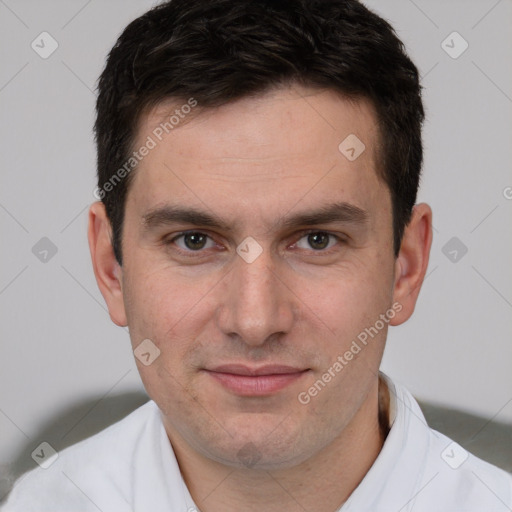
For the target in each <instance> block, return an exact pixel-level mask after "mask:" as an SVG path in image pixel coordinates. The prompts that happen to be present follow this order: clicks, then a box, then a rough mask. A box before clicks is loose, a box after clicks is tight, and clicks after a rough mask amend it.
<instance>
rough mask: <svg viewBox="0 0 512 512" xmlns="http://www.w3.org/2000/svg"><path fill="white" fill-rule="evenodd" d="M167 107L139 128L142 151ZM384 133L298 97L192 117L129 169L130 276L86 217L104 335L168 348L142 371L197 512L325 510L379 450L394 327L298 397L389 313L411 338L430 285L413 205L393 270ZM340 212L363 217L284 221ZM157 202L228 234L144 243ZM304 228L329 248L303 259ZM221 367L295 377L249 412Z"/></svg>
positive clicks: (340, 105)
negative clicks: (385, 360)
mask: <svg viewBox="0 0 512 512" xmlns="http://www.w3.org/2000/svg"><path fill="white" fill-rule="evenodd" d="M175 107H176V104H174V105H172V107H171V104H169V103H165V104H161V105H160V106H159V107H157V108H156V109H154V110H153V111H151V112H149V113H147V115H145V116H144V118H143V119H142V122H141V124H140V126H139V131H138V133H139V136H138V140H137V142H136V144H135V147H139V146H140V145H142V144H143V143H144V141H145V140H146V137H147V136H148V134H149V135H150V134H151V132H152V130H154V128H155V127H156V126H158V123H160V122H161V121H162V120H163V119H164V118H165V116H166V113H168V112H169V111H170V112H172V111H173V109H174V108H175ZM376 126H377V124H376V117H375V114H374V111H373V108H372V106H371V105H370V104H369V103H368V102H366V101H364V100H360V101H348V100H346V99H342V98H340V97H339V96H338V95H336V94H335V93H334V92H332V91H318V90H312V89H303V88H299V87H293V88H291V87H287V88H280V89H276V90H273V91H271V92H268V93H265V94H264V95H261V96H259V97H255V98H244V99H242V100H239V101H237V102H234V103H230V104H228V105H226V106H223V107H220V108H216V109H209V110H205V111H202V112H200V111H198V112H196V113H195V114H194V115H193V116H191V117H190V119H188V120H186V121H185V122H183V123H182V124H180V125H179V126H178V127H177V128H176V129H174V130H173V131H171V132H170V133H169V134H168V135H167V136H166V137H165V138H164V139H163V140H162V141H161V142H160V143H159V144H158V145H157V146H156V147H155V148H154V149H152V150H151V151H150V152H149V154H148V155H147V156H146V157H145V158H144V159H143V160H142V161H141V162H140V164H139V167H138V169H137V170H136V171H135V175H134V176H133V178H134V180H133V182H132V184H131V188H130V190H129V193H128V197H127V203H126V210H125V221H124V232H123V240H122V251H123V258H124V259H123V265H122V267H121V266H120V265H119V264H118V263H117V262H116V260H115V257H114V254H113V250H112V246H111V243H110V233H111V228H110V224H109V221H108V219H107V217H106V214H105V210H104V207H103V205H102V204H101V203H94V204H93V205H92V206H91V208H90V212H89V243H90V249H91V256H92V260H93V266H94V272H95V275H96V279H97V282H98V286H99V288H100V290H101V292H102V294H103V296H104V298H105V301H106V303H107V305H108V309H109V312H110V316H111V318H112V321H113V322H115V323H116V324H117V325H120V326H126V325H128V326H129V329H130V337H131V342H132V346H133V348H136V347H137V346H138V345H139V344H140V343H141V341H142V340H144V339H148V338H149V339H151V340H152V342H153V343H154V344H155V345H156V346H157V347H158V348H159V350H160V356H159V357H158V358H157V359H155V361H154V362H153V363H152V364H150V365H149V366H144V365H143V364H141V363H140V361H138V360H137V365H138V368H139V371H140V375H141V378H142V380H143V382H144V385H145V387H146V390H147V392H148V394H149V396H150V397H151V398H152V399H153V400H154V401H155V402H156V403H157V404H158V406H159V407H160V409H161V411H162V417H163V421H164V425H165V428H166V431H167V434H168V436H169V439H170V441H171V443H172V445H173V448H174V450H175V453H176V455H177V458H178V462H179V464H180V468H181V471H182V474H183V476H184V479H185V481H186V483H187V486H188V488H189V490H190V492H191V494H192V497H193V498H194V500H195V502H196V504H197V505H198V507H199V508H200V509H201V510H202V511H203V512H205V511H206V512H216V511H219V512H220V511H222V512H230V511H235V510H236V511H238V510H240V509H243V510H249V511H252V510H254V511H256V510H258V511H261V510H265V511H270V512H272V511H274V510H276V511H277V510H279V511H282V510H287V511H295V510H304V509H306V510H308V511H326V510H335V509H336V508H337V507H339V506H340V505H341V504H342V503H343V502H344V501H345V500H346V499H347V498H348V496H349V495H350V493H351V492H352V491H353V490H354V489H355V487H357V485H358V484H359V483H360V482H361V480H362V479H363V477H364V475H365V474H366V472H367V471H368V469H369V468H370V467H371V465H372V464H373V462H374V461H375V459H376V457H377V455H378V454H379V451H380V449H381V448H382V444H383V441H384V439H383V436H382V435H381V433H380V431H379V424H378V416H377V415H378V410H379V403H378V391H379V386H378V369H379V365H380V362H381V358H382V353H383V350H384V345H385V341H386V336H387V324H386V325H385V327H384V328H383V329H381V330H380V331H379V333H378V335H377V336H375V337H374V338H373V339H371V341H370V342H369V343H368V344H367V345H366V346H365V347H364V348H363V349H362V350H361V351H360V352H359V353H358V354H357V355H356V356H355V357H354V358H353V359H352V360H351V361H350V362H349V363H348V364H347V365H346V366H344V368H343V370H342V371H340V372H338V373H336V376H335V377H334V378H332V379H331V381H330V382H329V383H328V384H327V385H326V386H325V387H324V388H323V389H322V390H321V391H320V392H319V393H318V394H317V395H316V396H315V397H314V398H312V399H311V401H310V402H309V403H308V404H302V403H300V402H299V400H298V399H297V397H298V394H299V393H300V392H303V391H307V390H308V388H310V386H312V385H313V384H314V383H315V381H317V380H318V379H320V378H321V377H322V375H323V374H324V373H325V372H326V371H327V369H328V368H329V367H332V365H333V363H334V362H335V361H336V360H337V357H338V356H339V355H342V354H344V353H345V352H346V351H347V350H348V349H349V347H350V345H351V343H352V341H353V340H354V339H356V337H357V335H358V334H359V333H360V332H361V331H363V330H364V329H365V328H367V327H369V326H373V325H374V324H375V322H376V321H377V320H378V319H379V315H381V314H384V313H385V312H386V311H387V310H389V309H390V308H392V305H393V304H394V303H399V304H400V306H401V310H400V312H397V313H396V315H395V316H394V318H393V319H392V320H390V321H389V325H399V324H401V323H403V322H405V321H406V320H407V319H408V318H409V317H410V315H411V314H412V313H413V310H414V307H415V303H416V300H417V297H418V293H419V291H420V287H421V284H422V281H423V278H424V276H425V272H426V268H427V265H428V256H429V251H430V245H431V239H432V228H431V225H432V213H431V209H430V208H429V206H428V205H426V204H419V205H417V206H415V208H414V212H413V216H412V220H411V222H410V223H409V225H408V226H407V228H406V232H405V235H404V239H403V242H402V246H401V250H400V254H399V256H398V258H395V256H394V254H393V243H392V241H393V233H392V213H391V199H390V193H389V190H388V188H387V187H386V185H385V184H384V183H383V182H382V180H381V179H379V178H378V176H377V173H376V168H377V165H378V160H379V159H378V152H377V147H378V133H377V128H376ZM349 134H356V135H357V137H358V138H359V139H360V140H361V141H363V143H364V144H365V146H366V149H365V151H363V153H362V154H361V155H360V156H359V157H358V158H357V159H356V160H354V161H349V160H348V159H347V158H345V156H343V155H342V154H341V153H340V151H339V150H338V145H339V144H340V142H341V141H343V140H344V139H345V138H346V137H347V135H349ZM339 202H345V203H348V204H350V205H353V206H356V207H358V208H360V209H362V210H364V211H365V212H366V216H365V219H364V220H361V219H360V220H359V221H350V222H348V221H337V222H331V223H322V224H308V223H305V224H304V223H303V224H300V225H294V226H287V225H285V224H284V223H283V222H284V220H285V219H287V218H289V217H291V216H293V215H295V214H299V213H303V212H306V211H308V212H309V211H313V210H318V209H320V208H322V207H325V206H326V205H328V204H331V203H339ZM164 204H172V205H174V206H180V207H184V208H190V207H193V208H195V209H200V210H202V211H205V212H207V213H209V214H214V215H216V216H218V217H220V218H221V219H222V220H223V222H224V224H225V226H223V227H222V228H217V227H215V228H212V227H208V226H204V225H195V224H191V223H189V222H188V223H184V222H180V223H173V224H166V223H164V224H159V225H156V226H153V227H149V226H148V225H147V223H146V222H144V216H145V215H147V214H148V212H150V211H152V210H154V209H155V208H159V207H161V206H163V205H164ZM184 230H196V231H198V232H201V233H204V234H205V235H208V237H209V238H207V239H206V240H208V242H207V244H206V246H205V248H203V249H200V250H195V251H194V250H193V249H194V247H196V246H194V245H192V249H190V248H189V247H190V245H188V246H187V245H186V243H185V242H186V240H187V241H188V242H190V238H187V239H186V240H185V239H184V238H183V237H181V238H178V239H175V237H177V236H179V234H180V233H181V232H182V231H184ZM305 230H312V231H315V232H317V233H318V232H320V233H322V232H327V233H329V234H332V235H334V236H333V237H325V238H322V236H320V238H319V239H321V240H324V241H325V240H328V245H327V248H324V249H322V248H320V249H319V248H318V245H315V244H314V242H315V240H317V239H316V238H315V239H314V240H313V245H314V247H315V248H312V246H311V238H308V234H307V233H306V234H305V233H304V231H305ZM248 236H250V237H253V238H254V239H255V240H256V241H257V242H258V244H259V245H260V246H261V248H262V253H261V254H260V255H259V256H258V258H257V259H255V260H254V261H253V262H252V263H247V262H246V261H244V259H242V258H241V257H240V256H239V255H238V254H237V252H236V248H237V246H238V245H239V244H241V242H242V241H243V240H244V239H245V238H246V237H248ZM336 237H339V238H336ZM164 241H168V242H169V243H168V244H165V243H164ZM180 248H181V252H180ZM186 251H188V252H186ZM226 363H236V364H244V365H246V366H250V367H260V366H262V365H265V364H283V365H289V366H293V367H296V368H298V369H301V370H304V372H303V373H302V374H301V375H300V376H299V377H298V378H297V379H295V380H293V382H291V383H290V384H289V385H288V386H286V387H285V388H283V389H281V390H279V391H277V392H274V393H269V394H268V395H265V396H249V397H248V396H240V395H239V394H237V393H235V392H233V391H231V390H229V389H226V388H225V387H224V386H223V385H222V384H220V383H219V382H218V381H217V379H215V378H214V377H213V376H212V374H211V373H210V372H208V371H205V369H206V370H208V369H212V368H214V367H215V366H216V365H220V364H226Z"/></svg>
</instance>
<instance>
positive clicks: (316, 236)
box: [308, 233, 329, 250]
mask: <svg viewBox="0 0 512 512" xmlns="http://www.w3.org/2000/svg"><path fill="white" fill-rule="evenodd" d="M308 243H309V245H310V246H311V247H312V248H313V249H315V250H321V249H325V248H326V247H327V246H328V245H329V235H328V234H327V233H310V234H309V235H308Z"/></svg>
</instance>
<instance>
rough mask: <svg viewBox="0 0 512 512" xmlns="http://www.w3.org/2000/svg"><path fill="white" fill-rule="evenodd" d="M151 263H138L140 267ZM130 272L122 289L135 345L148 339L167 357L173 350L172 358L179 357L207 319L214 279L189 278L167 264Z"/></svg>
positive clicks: (177, 358)
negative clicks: (149, 269)
mask: <svg viewBox="0 0 512 512" xmlns="http://www.w3.org/2000/svg"><path fill="white" fill-rule="evenodd" d="M148 266H149V265H148V263H147V262H145V263H143V262H139V263H138V267H137V268H139V269H141V268H142V269H144V268H148ZM132 268H135V267H132ZM127 274H128V275H129V279H128V280H127V283H126V286H125V287H124V290H123V292H124V296H125V303H126V310H127V316H128V324H129V326H130V335H131V339H132V343H133V345H136V344H137V343H140V341H141V340H143V339H146V338H149V339H151V340H152V341H153V342H154V343H155V344H156V345H157V346H158V348H159V349H160V351H161V353H162V354H163V355H164V356H166V357H165V358H166V359H168V357H167V356H168V355H169V354H170V353H172V355H173V357H172V359H173V360H179V357H180V355H181V354H183V352H185V351H186V350H187V348H188V346H189V344H190V340H191V339H194V338H195V337H196V335H197V334H199V332H200V331H201V326H202V325H204V322H205V321H206V320H207V318H208V315H209V311H210V309H211V306H212V304H211V300H210V299H209V297H208V293H209V290H211V289H212V288H213V287H214V284H215V282H213V281H212V279H211V278H208V277H203V278H201V279H190V277H187V276H183V275H180V273H179V272H177V271H176V270H175V269H172V268H169V267H167V266H160V267H159V268H157V269H156V270H153V271H151V272H147V271H146V272H132V273H131V274H130V273H127Z"/></svg>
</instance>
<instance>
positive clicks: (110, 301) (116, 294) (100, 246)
mask: <svg viewBox="0 0 512 512" xmlns="http://www.w3.org/2000/svg"><path fill="white" fill-rule="evenodd" d="M111 234H112V228H111V226H110V221H109V219H108V217H107V213H106V211H105V206H104V205H103V203H102V202H100V201H98V202H96V203H93V204H92V205H91V207H90V208H89V230H88V238H89V250H90V251H91V259H92V266H93V268H94V275H95V276H96V282H97V283H98V287H99V289H100V291H101V294H102V295H103V298H104V299H105V302H106V303H107V307H108V312H109V314H110V318H111V319H112V322H114V323H115V324H116V325H119V326H121V327H124V326H126V325H127V321H126V312H125V307H124V299H123V292H122V268H121V266H120V265H119V263H118V262H117V260H116V257H115V256H114V249H113V247H112V242H111Z"/></svg>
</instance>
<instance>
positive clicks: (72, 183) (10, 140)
mask: <svg viewBox="0 0 512 512" xmlns="http://www.w3.org/2000/svg"><path fill="white" fill-rule="evenodd" d="M153 3H154V2H149V1H140V0H139V1H133V0H132V1H125V0H123V1H108V2H107V1H100V0H92V1H88V2H87V1H84V0H80V1H69V0H66V1H55V0H52V1H45V2H43V1H28V0H18V1H14V0H0V38H1V44H0V52H1V53H0V62H1V65H0V104H1V109H2V117H1V126H0V140H1V144H2V152H1V165H2V173H1V178H2V186H1V189H0V222H1V232H2V265H1V266H0V311H1V315H2V318H1V322H0V329H1V340H2V341H1V354H0V379H1V387H0V432H1V434H2V435H1V436H0V464H1V466H0V471H2V476H1V478H0V480H1V481H0V498H1V490H2V489H1V485H2V482H3V485H4V486H5V485H6V483H8V482H9V481H11V480H12V478H14V473H15V471H14V470H12V467H11V463H12V462H13V461H15V460H16V461H18V462H17V464H18V466H19V461H20V460H21V461H23V463H22V464H21V465H22V466H23V465H25V467H29V466H30V465H31V464H32V465H33V464H34V463H33V462H32V460H31V459H30V452H31V451H32V450H33V449H34V448H35V447H36V446H38V444H39V443H40V442H42V441H49V442H51V443H52V444H54V445H56V447H57V448H60V447H62V446H64V445H66V444H69V443H71V442H74V441H75V440H76V439H79V438H80V437H81V436H82V437H83V436H85V435H87V434H89V433H90V432H92V431H94V430H95V429H97V428H98V426H97V425H91V424H90V418H91V417H93V416H95V417H98V416H101V417H103V418H105V423H108V421H110V420H112V421H113V420H115V419H117V418H118V417H120V416H122V414H123V413H124V410H125V409H128V408H130V407H132V406H133V403H134V402H138V403H141V402H142V401H144V399H145V397H144V395H143V394H142V393H141V390H142V387H141V384H140V380H139V377H138V373H137V370H136V367H135V364H134V362H133V354H132V353H131V350H130V343H129V338H128V333H127V330H126V329H121V328H118V327H116V326H114V324H112V322H111V321H110V319H109V316H108V313H107V311H106V307H105V305H104V302H103V299H102V297H101V294H100V292H99V290H98V289H97V286H96V283H95V280H94V276H93V272H92V267H91V263H90V258H89V250H88V246H87V240H86V220H87V208H88V206H89V204H90V203H91V202H92V201H94V197H93V195H92V192H93V189H94V187H95V150H94V144H93V138H92V124H93V121H94V102H95V92H94V90H95V81H96V79H97V77H98V75H99V74H100V72H101V70H102V67H103V65H104V61H105V56H106V54H107V52H108V51H109V50H110V48H111V47H112V45H113V44H114V42H115V40H116V38H117V36H118V34H119V32H120V31H121V30H122V28H123V27H124V26H125V25H126V24H127V23H128V22H129V21H131V20H132V19H133V18H135V17H137V16H138V15H140V14H142V13H143V12H144V11H145V10H147V8H149V7H150V6H151V5H153ZM366 3H367V4H368V5H369V6H371V7H373V8H374V9H375V10H377V11H378V12H379V13H380V14H382V15H383V16H384V17H385V18H386V19H388V20H389V21H390V22H391V23H392V24H393V25H394V26H395V28H396V29H397V32H398V34H399V36H400V37H401V38H402V39H403V40H404V42H405V43H406V45H407V47H408V49H409V52H410V54H411V56H412V58H413V60H414V61H415V62H416V64H417V65H418V67H419V68H420V71H421V73H422V76H423V85H424V87H425V94H424V98H425V104H426V108H427V122H426V126H425V132H424V141H425V152H426V158H425V166H424V177H423V182H422V187H421V191H420V197H419V199H420V200H422V201H426V202H428V203H429V204H430V205H431V206H432V208H433V210H434V226H435V233H434V242H433V247H432V254H431V261H430V267H429V271H428V276H427V278H426V281H425V284H424V286H423V291H422V293H421V294H420V299H419V303H418V307H417V311H416V312H415V314H414V316H413V318H412V319H411V320H410V321H409V322H408V323H407V324H406V325H404V326H400V327H396V328H392V329H391V330H390V335H389V340H388V346H387V348H386V353H385V357H384V365H383V369H384V371H386V372H387V373H388V374H389V375H391V376H392V377H393V378H395V379H396V380H397V381H399V382H402V383H403V384H405V385H406V386H407V387H408V388H409V389H410V390H411V391H412V392H413V394H415V395H416V396H417V397H419V398H421V399H423V400H428V401H430V402H434V403H438V404H442V405H446V406H449V407H453V408H458V409H462V410H465V411H468V412H471V413H476V414H479V415H481V416H484V417H485V418H488V419H493V420H494V421H500V422H504V423H508V424H509V425H510V424H511V423H512V371H511V363H512V343H510V340H511V334H512V315H511V312H512V311H511V310H512V286H511V285H512V266H511V265H510V261H512V258H511V256H512V230H511V228H510V225H511V223H510V219H511V211H512V199H511V198H512V173H511V171H510V162H511V156H512V155H511V153H512V123H511V113H512V87H511V84H512V80H511V78H512V68H511V62H512V35H511V34H512V32H511V30H510V27H511V20H512V2H511V1H510V0H501V1H496V0H479V1H450V2H446V1H431V0H430V1H426V0H415V1H412V0H393V1H391V0H388V1H382V0H380V1H376V0H374V1H371V2H366ZM43 31H46V32H48V33H49V34H51V36H52V37H53V38H54V39H55V40H56V41H57V43H58V48H57V50H56V51H55V52H54V53H53V54H52V55H50V56H49V57H48V58H47V59H43V58H41V57H40V56H39V55H38V53H36V52H35V51H34V50H33V49H32V47H31V43H32V41H34V40H35V41H36V43H37V42H38V41H39V45H40V46H41V43H40V40H41V38H40V37H39V35H40V34H41V33H42V32H43ZM454 31H456V32H458V33H459V34H460V36H462V38H463V39H464V40H465V41H467V43H468V45H469V46H468V48H467V50H466V51H465V52H464V53H462V54H461V55H460V56H458V57H457V58H453V56H454V55H456V54H458V53H459V52H460V50H461V49H462V48H463V44H464V43H463V40H462V39H460V37H459V36H457V35H456V36H450V37H448V36H449V35H450V34H451V33H452V32H454ZM447 37H448V39H447ZM45 41H46V43H45V49H46V50H48V48H50V43H49V40H45ZM443 41H445V43H443ZM41 50H42V49H41ZM445 50H446V51H445ZM447 52H448V53H447ZM449 53H451V54H452V55H451V56H450V55H449ZM43 237H47V238H48V239H49V240H51V243H52V244H54V246H55V247H56V249H57V252H56V253H55V254H54V255H52V251H51V246H50V245H49V244H48V241H42V242H40V240H41V238H43ZM453 237H456V238H457V240H455V241H452V242H450V243H449V241H450V240H451V239H452V238H453ZM447 243H448V245H446V244H447ZM36 244H39V245H36ZM34 246H36V249H34V250H33V248H34ZM464 247H465V248H466V249H467V253H466V254H463V252H464ZM45 249H46V250H49V252H48V253H47V254H45V253H44V252H41V251H44V250H45ZM453 251H456V252H455V253H454V252H453ZM34 252H35V253H36V254H34ZM41 258H43V260H44V258H46V261H41ZM454 260H455V261H454ZM127 403H130V404H131V405H125V404H127Z"/></svg>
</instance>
